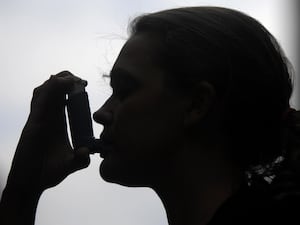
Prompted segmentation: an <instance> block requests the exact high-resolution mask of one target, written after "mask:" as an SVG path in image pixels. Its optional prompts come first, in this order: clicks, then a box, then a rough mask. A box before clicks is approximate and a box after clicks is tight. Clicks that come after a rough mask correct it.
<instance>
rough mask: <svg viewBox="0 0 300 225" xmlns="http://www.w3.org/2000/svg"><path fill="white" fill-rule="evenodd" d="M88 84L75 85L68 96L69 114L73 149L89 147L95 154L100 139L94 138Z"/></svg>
mask: <svg viewBox="0 0 300 225" xmlns="http://www.w3.org/2000/svg"><path fill="white" fill-rule="evenodd" d="M86 84H87V83H86V82H80V83H78V84H76V85H74V88H73V90H72V91H71V92H70V93H69V94H68V99H67V112H68V118H69V125H70V131H71V138H72V143H73V148H74V149H75V150H76V149H78V148H79V147H87V148H89V149H90V151H91V153H95V152H96V149H97V142H98V139H95V137H94V132H93V126H92V119H91V110H90V106H89V100H88V94H87V92H86V91H85V86H86Z"/></svg>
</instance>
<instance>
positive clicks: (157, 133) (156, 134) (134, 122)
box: [94, 34, 184, 186]
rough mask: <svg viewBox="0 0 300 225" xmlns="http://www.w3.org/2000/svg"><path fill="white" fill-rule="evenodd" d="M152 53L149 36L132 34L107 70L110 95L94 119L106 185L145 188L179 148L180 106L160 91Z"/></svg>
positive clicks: (159, 70)
mask: <svg viewBox="0 0 300 225" xmlns="http://www.w3.org/2000/svg"><path fill="white" fill-rule="evenodd" d="M158 54H159V45H158V42H157V40H156V39H155V38H154V37H150V36H149V35H147V34H140V35H134V36H133V37H131V38H130V39H129V40H128V41H127V43H126V44H125V45H124V47H123V49H122V50H121V52H120V55H119V57H118V58H117V60H116V62H115V64H114V66H113V69H112V71H111V86H112V89H113V94H112V95H111V97H110V98H109V99H108V100H107V101H106V103H105V104H104V105H103V106H102V107H101V108H100V109H99V110H98V111H97V112H95V114H94V119H95V120H96V121H97V122H99V123H102V124H103V125H104V130H103V133H102V134H101V139H102V140H104V141H103V145H102V148H103V151H102V156H103V157H104V160H103V161H102V163H101V166H100V174H101V176H102V177H103V178H104V179H105V180H107V181H110V182H115V183H120V184H123V185H128V186H148V185H151V183H152V182H154V180H153V179H157V178H158V176H159V175H162V174H163V173H164V172H167V171H166V170H167V168H169V166H170V165H169V163H170V159H171V158H172V154H175V153H176V151H177V149H178V148H180V147H181V145H182V141H183V138H182V134H183V112H184V111H183V107H184V101H183V98H180V97H178V96H177V95H176V94H175V93H173V92H172V91H170V90H169V89H168V88H166V86H165V83H164V71H163V70H162V68H160V67H159V66H158V63H157V60H158V59H157V58H158V57H157V56H158ZM105 140H106V141H105Z"/></svg>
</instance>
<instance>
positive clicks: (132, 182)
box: [99, 160, 152, 187]
mask: <svg viewBox="0 0 300 225" xmlns="http://www.w3.org/2000/svg"><path fill="white" fill-rule="evenodd" d="M104 161H105V160H103V161H102V163H101V165H100V168H99V173H100V176H101V177H102V179H103V180H105V181H106V182H109V183H115V184H119V185H122V186H126V187H151V186H152V185H151V184H150V183H151V182H149V179H147V176H146V175H145V174H143V173H141V172H140V171H141V170H138V169H133V168H131V169H128V167H127V168H126V169H122V168H114V167H112V166H109V165H107V164H106V163H105V162H104ZM138 171H139V172H138ZM137 172H138V173H137Z"/></svg>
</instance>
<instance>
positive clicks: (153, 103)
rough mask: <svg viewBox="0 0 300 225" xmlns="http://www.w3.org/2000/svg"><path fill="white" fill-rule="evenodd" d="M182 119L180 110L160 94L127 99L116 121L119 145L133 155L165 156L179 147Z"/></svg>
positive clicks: (122, 149) (144, 156) (129, 154)
mask: <svg viewBox="0 0 300 225" xmlns="http://www.w3.org/2000/svg"><path fill="white" fill-rule="evenodd" d="M130 103H131V104H130ZM182 121H183V116H182V114H181V113H180V110H179V109H177V108H176V107H175V105H172V104H171V103H169V101H167V100H165V101H164V99H163V98H161V97H159V98H151V99H144V100H140V101H135V102H129V103H128V104H126V105H124V106H123V107H122V108H120V111H119V113H118V115H117V118H116V121H115V122H116V123H115V125H116V126H115V134H116V139H117V140H118V141H117V142H118V145H119V146H118V147H119V148H120V151H121V152H123V153H124V154H126V156H127V157H132V158H139V159H143V158H145V159H151V160H152V159H153V158H157V157H158V156H159V158H162V156H167V155H168V154H169V153H170V151H174V150H175V149H174V148H177V147H179V146H180V140H182V138H181V137H182V132H183V122H182Z"/></svg>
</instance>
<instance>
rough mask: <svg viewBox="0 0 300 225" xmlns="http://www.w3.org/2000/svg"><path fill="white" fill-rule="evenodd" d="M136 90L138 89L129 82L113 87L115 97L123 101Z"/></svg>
mask: <svg viewBox="0 0 300 225" xmlns="http://www.w3.org/2000/svg"><path fill="white" fill-rule="evenodd" d="M136 89H137V87H136V86H135V85H133V84H130V83H129V82H127V83H122V84H116V85H114V86H112V90H113V95H115V96H116V97H117V98H119V99H120V100H121V101H122V100H124V99H126V98H127V97H128V96H130V95H131V94H132V93H133V92H134V91H135V90H136Z"/></svg>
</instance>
